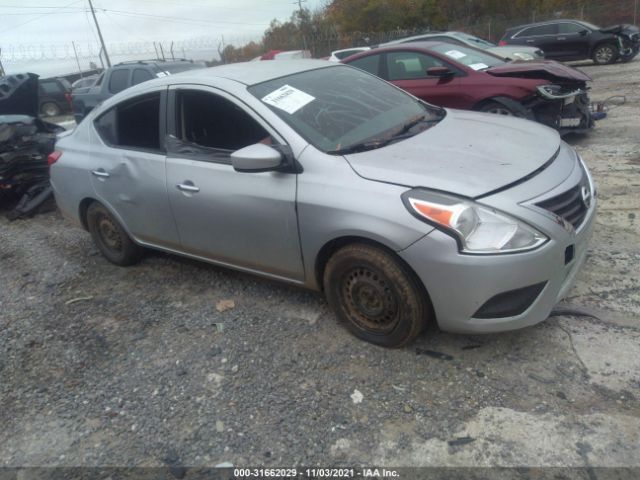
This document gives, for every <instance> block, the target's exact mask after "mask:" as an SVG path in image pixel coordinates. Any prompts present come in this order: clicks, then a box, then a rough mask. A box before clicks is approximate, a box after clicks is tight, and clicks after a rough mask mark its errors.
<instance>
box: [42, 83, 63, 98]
mask: <svg viewBox="0 0 640 480" xmlns="http://www.w3.org/2000/svg"><path fill="white" fill-rule="evenodd" d="M40 88H41V89H42V91H43V92H45V93H46V94H48V95H55V94H56V93H62V92H64V90H63V89H62V87H61V86H60V84H59V83H58V82H55V81H53V82H40Z"/></svg>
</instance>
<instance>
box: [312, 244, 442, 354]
mask: <svg viewBox="0 0 640 480" xmlns="http://www.w3.org/2000/svg"><path fill="white" fill-rule="evenodd" d="M323 283H324V288H325V292H326V295H327V301H328V302H329V305H330V306H331V308H332V309H333V311H334V312H335V313H336V315H337V317H338V320H340V322H341V323H343V324H344V325H345V326H346V327H347V329H349V331H350V332H351V333H353V334H354V335H355V336H356V337H358V338H360V339H362V340H365V341H367V342H371V343H374V344H376V345H380V346H383V347H396V348H397V347H402V346H405V345H407V344H409V343H411V342H412V341H413V340H414V339H415V338H416V337H417V336H418V334H419V333H420V332H421V331H422V329H423V327H424V326H425V325H426V323H427V320H428V317H429V316H430V315H431V313H430V312H431V308H430V303H429V300H428V298H427V295H426V293H425V292H424V290H423V289H422V288H421V285H420V284H419V282H418V280H417V279H416V278H415V275H414V274H413V273H412V272H411V271H409V269H408V268H407V267H406V266H405V265H404V264H402V263H401V262H400V261H399V260H398V259H396V258H395V257H394V256H393V255H392V254H390V253H388V252H386V251H384V250H382V249H381V248H377V247H374V246H371V245H366V244H352V245H347V246H346V247H344V248H342V249H340V250H338V251H337V252H336V253H335V254H334V255H333V256H332V257H331V258H330V259H329V262H328V263H327V266H326V268H325V272H324V281H323Z"/></svg>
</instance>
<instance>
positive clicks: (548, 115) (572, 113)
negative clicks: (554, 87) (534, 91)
mask: <svg viewBox="0 0 640 480" xmlns="http://www.w3.org/2000/svg"><path fill="white" fill-rule="evenodd" d="M527 107H528V108H530V109H531V111H532V112H533V115H534V117H535V119H536V120H537V121H538V122H540V123H543V124H545V125H547V126H549V127H551V128H554V129H556V130H558V132H560V135H566V134H568V133H585V132H588V131H589V130H590V129H592V128H593V127H594V125H595V122H594V121H593V118H591V111H590V109H589V96H588V95H587V92H586V91H584V90H578V91H577V93H576V94H573V95H569V96H562V95H561V96H558V97H557V98H553V97H550V96H544V95H541V94H538V95H537V96H536V97H535V98H534V99H533V100H532V101H531V103H530V104H529V105H527Z"/></svg>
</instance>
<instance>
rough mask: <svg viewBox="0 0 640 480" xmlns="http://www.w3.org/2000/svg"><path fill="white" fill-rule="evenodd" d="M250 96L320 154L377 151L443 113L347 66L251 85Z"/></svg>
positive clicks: (413, 132)
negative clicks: (256, 99) (357, 148)
mask: <svg viewBox="0 0 640 480" xmlns="http://www.w3.org/2000/svg"><path fill="white" fill-rule="evenodd" d="M249 92H251V93H252V94H253V95H254V96H255V97H257V98H258V99H260V100H261V101H262V102H263V103H265V104H266V105H267V106H268V107H269V108H270V109H271V110H273V112H275V113H276V114H277V115H278V116H279V117H280V118H282V119H283V120H284V121H285V122H287V124H289V126H290V127H291V128H293V129H294V130H295V131H297V132H298V133H299V134H300V135H301V136H302V137H303V138H304V139H305V140H307V141H308V142H309V143H311V144H312V145H313V146H315V147H316V148H318V149H319V150H322V151H323V152H325V153H336V154H339V153H344V152H346V151H348V150H349V149H351V150H352V151H356V149H355V147H356V146H361V147H362V148H359V150H365V149H371V148H379V147H381V146H384V145H385V144H387V143H389V141H390V140H391V139H394V138H397V139H400V137H399V134H402V138H405V137H406V136H410V135H411V134H416V133H419V132H418V131H414V130H420V131H422V130H424V129H425V128H428V126H431V125H433V124H435V123H437V122H438V121H439V120H440V119H441V118H442V117H443V116H444V110H443V109H441V108H439V107H434V106H431V105H428V104H426V103H424V102H422V101H420V100H418V99H416V98H414V97H412V96H410V95H408V94H406V93H404V92H402V91H401V90H399V89H397V88H395V87H393V86H391V85H389V84H387V83H386V82H384V81H382V80H380V79H378V78H376V77H374V76H373V75H369V74H367V73H365V72H362V71H360V70H358V69H356V68H353V67H348V66H336V67H329V68H321V69H317V70H310V71H306V72H302V73H296V74H293V75H288V76H286V77H281V78H277V79H275V80H270V81H268V82H264V83H260V84H257V85H253V86H251V87H249ZM418 124H420V125H418ZM414 127H416V128H415V129H414ZM420 127H422V128H421V129H420Z"/></svg>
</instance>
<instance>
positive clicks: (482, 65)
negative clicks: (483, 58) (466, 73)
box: [469, 63, 489, 70]
mask: <svg viewBox="0 0 640 480" xmlns="http://www.w3.org/2000/svg"><path fill="white" fill-rule="evenodd" d="M469 68H473V69H474V70H482V69H483V68H489V65H487V64H486V63H473V64H471V65H469Z"/></svg>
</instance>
